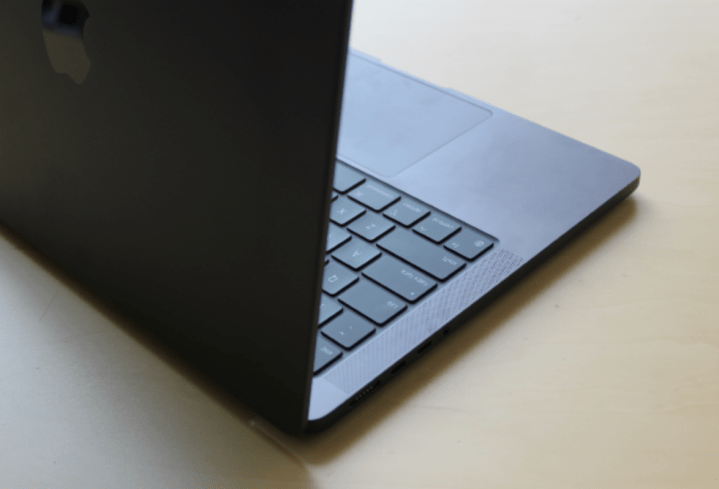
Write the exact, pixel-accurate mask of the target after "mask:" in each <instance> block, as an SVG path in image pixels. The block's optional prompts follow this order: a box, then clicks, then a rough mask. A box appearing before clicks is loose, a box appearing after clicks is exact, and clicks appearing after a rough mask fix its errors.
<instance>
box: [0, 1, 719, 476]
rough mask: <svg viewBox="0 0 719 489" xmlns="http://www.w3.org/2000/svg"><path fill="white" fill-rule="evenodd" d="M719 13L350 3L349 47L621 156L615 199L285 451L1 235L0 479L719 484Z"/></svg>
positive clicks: (697, 7) (694, 4) (713, 5)
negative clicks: (442, 337) (629, 188)
mask: <svg viewBox="0 0 719 489" xmlns="http://www.w3.org/2000/svg"><path fill="white" fill-rule="evenodd" d="M718 26H719V2H716V1H715V0H710V1H702V0H682V1H679V0H665V1H656V0H654V1H649V0H621V1H619V0H603V1H601V2H599V1H590V0H577V1H569V0H551V1H550V0H542V1H528V0H514V1H511V2H508V1H506V0H487V1H479V0H452V1H450V0H443V1H439V0H437V1H420V0H404V1H400V0H356V5H355V15H354V22H353V31H352V45H353V46H354V47H355V48H357V49H360V50H362V51H364V52H367V53H369V54H372V55H374V56H377V57H379V58H381V59H382V60H383V61H384V62H386V63H388V64H390V65H394V66H396V67H398V68H400V69H402V70H405V71H407V72H411V73H413V74H416V75H418V76H420V77H422V78H425V79H427V80H430V81H432V82H434V83H437V84H439V85H442V86H450V87H452V88H455V89H457V90H459V91H462V92H465V93H467V94H470V95H472V96H474V97H476V98H480V99H482V100H486V101H487V102H490V103H492V104H494V105H497V106H499V107H502V108H504V109H507V110H509V111H511V112H514V113H516V114H518V115H521V116H523V117H525V118H527V119H530V120H533V121H536V122H538V123H540V124H542V125H545V126H547V127H550V128H552V129H555V130H557V131H559V132H562V133H564V134H567V135H569V136H572V137H574V138H576V139H579V140H581V141H584V142H587V143H589V144H591V145H594V146H597V147H599V148H601V149H603V150H605V151H608V152H610V153H612V154H615V155H618V156H620V157H622V158H625V159H627V160H629V161H632V162H633V163H636V164H637V165H638V166H639V167H640V168H641V169H642V171H643V175H642V182H641V185H640V187H639V189H638V191H637V192H636V193H635V194H634V197H632V198H630V199H629V200H628V201H626V202H624V203H622V204H621V205H620V206H619V207H617V208H616V209H615V210H613V211H612V212H611V213H610V214H609V215H607V216H606V217H605V218H604V219H603V220H601V221H600V222H599V223H598V224H597V225H596V226H594V227H592V228H591V229H590V230H589V231H587V232H585V233H584V234H583V235H582V236H580V237H579V238H578V239H576V240H575V241H574V242H572V243H571V244H570V245H569V246H568V247H566V248H565V249H564V250H562V251H561V252H560V253H559V254H558V255H556V256H555V257H553V258H552V259H551V260H550V261H548V262H547V263H546V264H544V265H542V266H541V267H540V268H539V269H538V270H537V271H536V272H534V273H533V274H532V275H531V276H530V277H529V278H528V279H527V280H525V281H524V282H522V283H521V284H519V285H518V286H517V287H515V288H514V289H513V290H511V291H510V292H509V293H507V294H506V295H504V296H503V297H502V298H501V299H500V300H499V301H497V302H496V303H494V304H493V305H492V306H491V307H489V308H488V309H486V310H485V311H484V312H483V313H482V314H480V315H479V316H477V317H476V318H474V319H473V320H472V321H471V322H470V324H468V325H466V327H464V328H463V329H460V330H459V331H458V332H457V333H455V334H454V335H453V336H451V337H450V338H449V339H448V340H447V341H446V342H445V343H444V344H443V345H442V346H441V347H439V348H437V349H436V350H434V351H433V352H432V354H430V355H428V356H427V357H425V358H424V359H423V360H422V361H420V362H419V363H418V364H416V365H415V366H414V367H412V368H410V369H409V370H408V371H407V372H406V373H405V374H404V376H403V377H401V378H399V379H398V380H397V381H395V382H393V383H390V384H389V385H387V386H385V387H384V388H383V389H382V390H381V391H379V392H378V393H377V394H376V395H375V396H374V397H373V398H372V399H370V400H369V401H368V402H367V403H366V404H365V405H364V406H362V407H361V408H358V409H357V410H355V411H354V412H353V413H352V414H351V415H350V416H349V417H348V418H346V419H345V420H344V421H342V422H341V423H339V424H338V425H336V426H335V427H334V428H333V429H331V430H330V431H329V432H326V433H324V434H321V435H318V436H306V437H301V438H299V439H292V438H289V437H286V436H283V435H282V434H280V433H278V432H276V431H275V430H274V429H272V428H271V427H267V426H265V424H264V422H261V421H256V420H255V417H254V414H253V413H252V412H250V411H248V410H247V409H246V408H244V407H243V406H241V405H238V404H237V403H236V402H234V401H233V400H232V399H230V398H228V397H227V396H226V395H225V394H224V393H223V392H221V391H218V390H216V389H214V388H213V387H211V386H207V385H206V384H204V383H203V382H201V381H199V380H198V379H197V378H195V377H193V375H192V373H190V372H188V371H186V370H184V369H183V368H182V367H181V366H179V365H178V363H177V362H174V361H173V360H172V358H171V357H169V356H167V355H165V354H164V353H163V350H162V349H161V348H158V347H157V346H156V345H154V344H153V343H152V342H150V341H148V340H147V338H145V337H144V336H143V335H142V333H140V332H138V331H137V330H136V329H135V328H133V327H131V326H129V325H128V324H127V323H126V322H125V321H124V320H123V319H120V318H117V317H115V316H113V315H112V314H111V313H108V312H107V311H104V310H103V309H102V308H101V306H100V305H99V304H98V303H97V302H95V301H92V300H91V299H90V298H89V297H88V296H87V294H85V293H84V292H82V290H81V289H79V288H77V287H73V286H71V285H68V284H69V282H68V281H67V279H66V278H64V277H63V276H62V274H58V273H56V272H53V271H52V269H49V268H47V267H42V266H40V265H39V264H38V263H37V262H36V261H33V259H31V257H30V256H29V255H28V254H27V253H25V252H23V251H22V250H20V249H18V242H17V241H14V240H12V238H10V237H9V236H8V235H6V234H3V235H2V236H0V487H3V488H16V487H17V488H19V487H62V488H64V487H68V488H70V487H93V488H94V487H98V488H99V487H103V488H107V487H118V488H134V487H137V488H140V487H142V488H149V487H168V488H184V487H208V488H210V487H212V488H218V487H223V488H224V487H242V488H246V487H283V488H284V487H318V488H337V487H358V488H370V487H377V488H380V487H381V488H385V487H398V488H399V487H402V488H415V487H467V488H480V487H481V488H540V487H547V488H553V489H554V488H557V487H567V488H579V487H582V488H595V487H596V488H612V489H618V488H625V487H626V488H630V487H631V488H652V489H657V488H669V487H671V488H700V487H701V488H717V487H719V298H718V296H717V293H718V291H719V276H718V272H719V231H718V230H717V227H718V224H719V188H718V184H719V28H718Z"/></svg>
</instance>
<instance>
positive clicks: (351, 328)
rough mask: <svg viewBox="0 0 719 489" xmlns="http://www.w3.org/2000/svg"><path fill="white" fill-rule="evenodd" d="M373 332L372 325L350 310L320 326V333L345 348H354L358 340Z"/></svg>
mask: <svg viewBox="0 0 719 489" xmlns="http://www.w3.org/2000/svg"><path fill="white" fill-rule="evenodd" d="M372 333H374V326H372V324H371V323H370V322H369V321H367V320H366V319H363V318H361V317H359V316H358V315H357V314H354V313H352V312H350V311H345V312H343V313H342V314H341V315H340V316H339V317H337V318H336V319H334V320H333V321H332V322H331V323H329V324H328V325H327V326H325V327H324V328H322V334H323V335H325V336H326V337H328V338H329V339H331V340H332V341H334V342H336V343H338V344H339V345H341V346H343V347H345V348H347V349H348V350H349V349H351V348H354V347H355V346H357V345H358V344H359V342H360V341H362V340H364V339H365V338H367V337H368V336H370V335H371V334H372Z"/></svg>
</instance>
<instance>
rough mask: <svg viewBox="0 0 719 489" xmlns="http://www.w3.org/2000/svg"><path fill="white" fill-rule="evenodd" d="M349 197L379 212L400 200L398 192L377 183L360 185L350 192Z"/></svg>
mask: <svg viewBox="0 0 719 489" xmlns="http://www.w3.org/2000/svg"><path fill="white" fill-rule="evenodd" d="M349 196H350V198H351V199H353V200H356V201H357V202H359V203H361V204H364V205H366V206H367V207H369V208H370V209H372V210H374V211H378V212H379V211H381V210H382V209H384V208H385V207H387V206H388V205H390V204H392V203H393V202H395V201H397V200H399V194H398V193H397V192H395V191H394V190H391V189H389V188H388V187H385V186H384V185H380V184H379V183H376V182H366V183H364V184H362V185H360V186H359V187H357V188H356V189H354V190H353V191H352V192H350V193H349Z"/></svg>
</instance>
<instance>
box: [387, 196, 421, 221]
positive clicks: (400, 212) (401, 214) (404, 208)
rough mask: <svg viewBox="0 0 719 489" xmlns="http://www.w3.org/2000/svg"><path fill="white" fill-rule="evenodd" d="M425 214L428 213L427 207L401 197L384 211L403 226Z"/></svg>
mask: <svg viewBox="0 0 719 489" xmlns="http://www.w3.org/2000/svg"><path fill="white" fill-rule="evenodd" d="M427 214H429V209H427V208H426V207H424V206H422V205H419V204H418V203H417V202H415V201H413V200H410V199H407V198H403V199H402V200H400V201H399V202H397V203H396V204H394V205H393V206H392V207H390V208H389V209H387V210H386V211H384V215H385V216H387V217H389V218H390V219H392V220H393V221H396V222H398V223H400V224H402V225H403V226H411V225H413V224H414V223H416V222H417V221H419V220H420V219H422V218H423V217H424V216H426V215H427Z"/></svg>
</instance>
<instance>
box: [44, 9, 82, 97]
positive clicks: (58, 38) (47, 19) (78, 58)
mask: <svg viewBox="0 0 719 489" xmlns="http://www.w3.org/2000/svg"><path fill="white" fill-rule="evenodd" d="M89 16H90V14H89V13H88V12H87V9H86V8H85V6H84V5H83V4H82V2H80V1H79V0H42V34H43V38H44V39H45V47H46V48H47V55H48V57H49V58H50V64H51V65H52V68H53V69H54V70H55V71H56V72H58V73H60V74H66V75H68V76H69V77H70V78H72V80H73V81H74V82H75V83H77V84H78V85H79V84H81V83H82V82H84V81H85V78H87V74H88V73H89V72H90V60H89V59H88V57H87V54H86V53H85V44H84V43H83V30H84V28H85V21H87V18H88V17H89Z"/></svg>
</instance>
